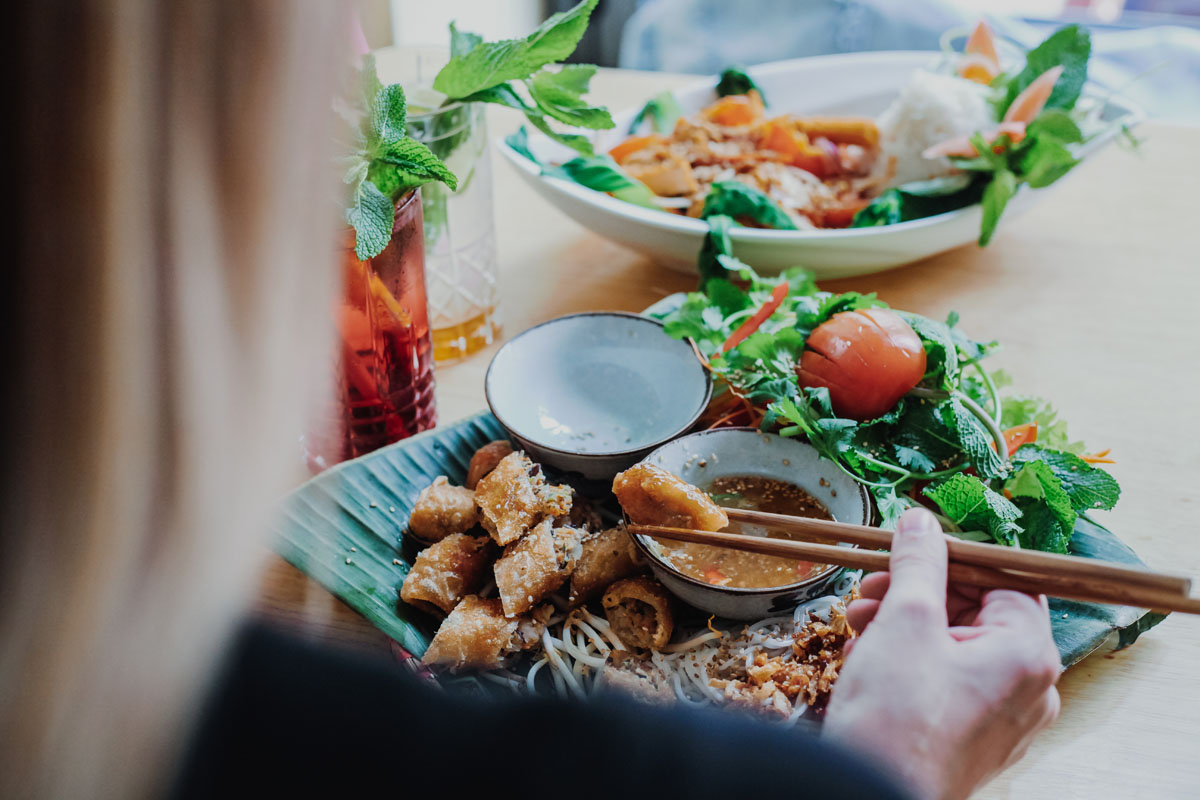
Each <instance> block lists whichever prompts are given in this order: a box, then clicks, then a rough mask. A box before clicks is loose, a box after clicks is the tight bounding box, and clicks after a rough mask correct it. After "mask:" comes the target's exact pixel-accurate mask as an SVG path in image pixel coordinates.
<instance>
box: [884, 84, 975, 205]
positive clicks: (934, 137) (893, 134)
mask: <svg viewBox="0 0 1200 800" xmlns="http://www.w3.org/2000/svg"><path fill="white" fill-rule="evenodd" d="M878 123H879V133H880V147H881V148H882V150H883V155H884V156H885V158H884V159H883V160H884V161H886V157H887V156H892V157H894V158H895V165H896V173H895V176H894V177H893V178H892V180H891V182H890V184H889V185H891V186H899V185H900V184H903V183H911V182H912V181H925V180H929V179H930V178H940V177H943V176H945V175H952V174H954V172H955V170H954V168H953V167H952V166H951V165H950V161H949V159H946V158H934V159H926V158H922V157H921V153H922V151H924V150H925V148H927V147H930V146H932V145H935V144H937V143H939V142H943V141H945V140H946V139H952V138H956V137H960V136H969V135H971V134H973V133H977V132H979V131H984V130H988V129H990V128H994V127H996V118H995V112H994V111H993V110H992V107H991V106H990V105H988V102H987V98H986V89H985V87H983V86H982V85H980V84H978V83H975V82H974V81H969V80H966V79H964V78H958V77H955V76H952V75H938V74H936V73H933V72H927V71H925V70H917V71H916V72H915V73H913V76H912V79H911V80H910V81H909V82H908V85H907V86H905V87H904V88H903V89H901V90H900V95H899V96H898V97H897V98H896V99H895V100H894V101H893V102H892V104H891V105H890V106H888V108H887V109H886V110H885V111H884V112H883V113H882V114H880V115H879V120H878Z"/></svg>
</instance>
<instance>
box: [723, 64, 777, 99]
mask: <svg viewBox="0 0 1200 800" xmlns="http://www.w3.org/2000/svg"><path fill="white" fill-rule="evenodd" d="M752 89H753V90H754V91H756V92H758V97H759V99H760V100H762V101H763V105H764V106H765V105H766V104H767V96H766V95H765V94H763V90H762V87H760V86H759V85H758V84H757V83H755V82H754V78H751V77H750V76H749V75H747V74H746V70H745V68H743V67H740V66H731V67H726V68H725V69H724V70H722V71H721V77H720V78H718V79H717V95H718V96H719V97H725V96H726V95H731V94H746V93H747V92H749V91H750V90H752Z"/></svg>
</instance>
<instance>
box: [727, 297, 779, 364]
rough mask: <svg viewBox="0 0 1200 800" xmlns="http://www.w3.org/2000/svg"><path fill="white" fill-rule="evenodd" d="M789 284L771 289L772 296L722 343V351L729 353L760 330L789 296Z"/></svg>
mask: <svg viewBox="0 0 1200 800" xmlns="http://www.w3.org/2000/svg"><path fill="white" fill-rule="evenodd" d="M787 293H788V285H787V283H786V282H784V283H781V284H779V285H778V286H776V287H775V288H774V289H773V290H772V291H771V296H770V297H769V298H767V302H765V303H763V304H762V306H761V307H760V308H759V309H758V311H755V312H754V316H752V317H750V319H748V320H746V321H745V322H743V323H742V324H741V327H739V328H738V329H737V330H736V331H734V332H733V333H732V334H731V335H730V337H729V338H728V339H726V340H725V344H723V345H721V352H722V353H728V352H729V351H730V350H732V349H733V348H735V347H737V346H738V345H739V344H741V343H742V342H744V341H745V340H746V339H747V338H748V337H749V336H750V334H752V333H754V332H755V331H756V330H758V328H759V326H760V325H762V324H763V323H764V322H766V321H767V318H768V317H770V316H771V315H772V314H774V313H775V309H777V308H779V307H780V306H781V305H783V301H784V300H785V299H786V298H787Z"/></svg>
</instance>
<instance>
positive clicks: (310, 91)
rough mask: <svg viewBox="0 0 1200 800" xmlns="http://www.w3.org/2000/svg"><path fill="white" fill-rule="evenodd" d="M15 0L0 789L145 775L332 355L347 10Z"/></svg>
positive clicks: (209, 657) (173, 732)
mask: <svg viewBox="0 0 1200 800" xmlns="http://www.w3.org/2000/svg"><path fill="white" fill-rule="evenodd" d="M18 5H19V6H20V8H19V10H18V11H17V14H16V17H17V21H16V23H15V28H14V38H17V37H19V39H20V43H19V44H20V48H21V49H22V52H21V53H20V56H19V58H20V69H19V74H18V76H17V79H18V83H19V84H20V86H21V89H20V90H19V96H18V98H17V101H16V102H17V108H16V109H15V113H11V114H10V119H11V120H12V125H13V127H14V128H15V129H16V131H17V134H18V136H19V137H20V141H19V142H18V146H17V150H16V161H17V164H18V167H17V181H16V185H15V191H16V193H17V195H18V201H19V208H20V209H21V215H22V216H21V219H20V226H21V229H20V230H19V231H18V235H17V238H16V243H17V246H16V248H15V253H11V254H10V258H14V257H15V259H14V262H12V263H15V265H16V266H15V269H11V270H10V273H11V274H10V275H9V276H8V277H6V278H5V279H4V280H5V283H6V284H7V285H6V286H5V288H4V289H3V291H0V294H2V295H4V297H3V300H0V312H2V313H3V324H4V325H5V326H6V328H5V333H6V334H8V335H7V336H5V341H6V342H8V343H9V345H10V347H12V350H13V352H12V353H10V358H9V359H8V362H9V363H10V368H9V370H8V371H7V372H6V374H5V388H4V392H3V396H4V408H3V409H2V411H3V413H2V414H0V425H2V426H3V431H0V448H3V451H4V459H3V462H2V463H3V470H4V471H3V478H2V480H0V492H2V493H3V494H2V497H0V519H2V520H3V528H2V530H3V536H2V537H0V587H2V592H3V594H2V597H0V741H2V742H4V746H3V747H2V748H0V796H2V797H5V798H18V797H72V798H78V797H122V798H125V797H140V796H147V795H151V794H156V793H160V792H161V791H162V790H163V789H164V787H165V786H166V783H165V781H168V780H169V779H170V777H171V771H172V768H173V766H174V761H175V758H176V757H177V756H178V753H179V748H180V746H181V744H182V743H183V741H184V737H185V735H186V730H187V723H188V722H189V721H190V718H191V714H192V713H193V712H194V711H195V709H196V706H197V704H198V703H199V702H200V701H201V700H202V699H203V693H204V690H205V688H207V680H206V678H207V677H208V676H209V675H210V674H211V672H212V669H213V667H214V666H215V663H216V661H217V659H219V657H220V655H221V653H222V649H223V645H224V644H225V642H226V640H227V638H228V635H229V633H230V631H231V627H232V624H233V621H234V619H235V618H236V614H237V612H238V610H239V609H240V608H241V607H242V606H243V604H244V602H245V600H246V599H247V596H248V593H249V592H250V590H251V589H252V588H253V583H254V576H255V574H256V568H257V565H258V563H259V555H260V554H261V553H263V552H265V547H264V542H263V541H262V538H261V533H260V532H261V531H262V530H263V529H264V521H265V519H266V517H265V514H266V513H267V510H268V509H269V507H270V505H271V503H272V502H273V501H274V500H275V499H276V498H277V497H278V496H279V495H280V494H281V493H282V492H283V491H284V490H285V488H286V487H287V486H288V485H289V484H290V483H291V482H292V481H293V480H294V479H295V478H296V477H298V474H299V470H300V468H301V454H300V448H299V445H298V443H297V440H298V436H299V434H300V432H301V430H302V428H303V423H304V414H305V413H306V411H307V406H306V404H305V402H304V398H309V397H312V396H313V391H314V389H315V388H316V386H317V385H318V382H319V381H320V380H321V379H323V378H325V377H326V376H327V375H328V373H329V372H330V370H331V365H332V355H328V357H327V354H329V353H330V350H329V347H328V342H329V340H328V338H327V336H326V334H327V333H328V332H329V331H330V327H329V316H330V313H329V312H330V307H329V299H330V297H331V294H330V292H331V290H332V289H333V281H334V269H333V263H334V262H333V260H332V254H333V252H334V234H335V232H336V225H337V222H336V205H335V204H336V201H337V197H338V195H337V182H336V176H334V175H333V174H332V172H331V171H330V170H326V169H325V165H327V164H329V165H332V152H331V147H330V141H331V136H332V127H331V125H330V122H331V115H330V113H329V110H330V102H331V97H332V94H333V91H334V88H335V82H336V80H337V73H338V69H337V67H338V64H339V63H340V62H341V59H342V55H343V53H342V51H341V44H342V41H341V40H342V38H343V37H341V36H339V35H338V34H339V33H340V32H341V31H342V30H343V29H344V28H345V24H344V23H343V22H342V21H341V19H340V17H341V16H342V14H343V13H344V12H345V11H346V9H345V7H344V6H343V5H342V4H340V3H330V2H325V1H324V0H305V1H304V2H298V1H296V0H291V1H289V0H204V2H186V3H158V2H154V0H114V1H113V2H100V1H99V0H94V1H93V2H82V3H80V2H66V1H65V0H37V1H36V2H34V1H33V0H26V1H25V2H21V3H19V4H18ZM331 178H332V180H330V179H331ZM13 190H14V187H10V191H13ZM326 254H330V257H329V258H327V257H325V255H326Z"/></svg>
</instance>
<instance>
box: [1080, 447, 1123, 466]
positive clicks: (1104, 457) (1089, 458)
mask: <svg viewBox="0 0 1200 800" xmlns="http://www.w3.org/2000/svg"><path fill="white" fill-rule="evenodd" d="M1111 452H1112V448H1111V447H1110V448H1108V449H1105V450H1101V451H1100V452H1099V453H1092V454H1090V455H1085V456H1080V458H1082V459H1083V460H1084V461H1086V462H1087V463H1089V464H1115V463H1117V462H1116V461H1115V460H1113V459H1111V458H1109V457H1108V454H1109V453H1111Z"/></svg>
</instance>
